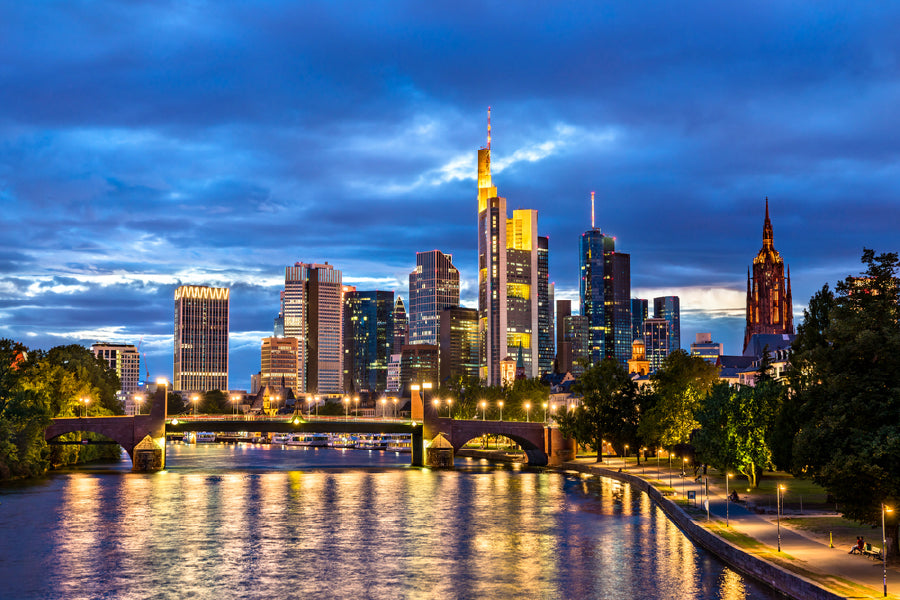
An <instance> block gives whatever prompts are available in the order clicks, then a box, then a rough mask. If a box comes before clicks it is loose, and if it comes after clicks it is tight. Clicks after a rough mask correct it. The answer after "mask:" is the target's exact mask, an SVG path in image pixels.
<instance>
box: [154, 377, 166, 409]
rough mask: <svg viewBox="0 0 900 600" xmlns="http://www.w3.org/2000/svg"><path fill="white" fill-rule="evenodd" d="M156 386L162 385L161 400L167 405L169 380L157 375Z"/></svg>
mask: <svg viewBox="0 0 900 600" xmlns="http://www.w3.org/2000/svg"><path fill="white" fill-rule="evenodd" d="M156 386H157V389H158V388H159V386H163V402H165V403H166V405H168V403H169V380H168V379H166V378H165V377H157V378H156Z"/></svg>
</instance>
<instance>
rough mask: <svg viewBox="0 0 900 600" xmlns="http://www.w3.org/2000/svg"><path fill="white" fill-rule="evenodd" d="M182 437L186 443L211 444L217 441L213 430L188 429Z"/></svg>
mask: <svg viewBox="0 0 900 600" xmlns="http://www.w3.org/2000/svg"><path fill="white" fill-rule="evenodd" d="M182 439H183V440H184V443H185V444H209V443H212V442H215V441H216V434H215V433H213V432H211V431H186V432H185V433H184V438H182Z"/></svg>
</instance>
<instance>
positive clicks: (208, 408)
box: [198, 390, 232, 415]
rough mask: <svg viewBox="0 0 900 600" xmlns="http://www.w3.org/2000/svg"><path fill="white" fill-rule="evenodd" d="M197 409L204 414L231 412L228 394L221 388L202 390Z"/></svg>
mask: <svg viewBox="0 0 900 600" xmlns="http://www.w3.org/2000/svg"><path fill="white" fill-rule="evenodd" d="M198 410H199V411H200V413H201V414H205V415H220V414H225V413H231V412H232V406H231V404H230V403H229V402H228V395H227V394H225V392H223V391H222V390H211V391H208V392H203V395H202V396H201V397H200V402H199V406H198Z"/></svg>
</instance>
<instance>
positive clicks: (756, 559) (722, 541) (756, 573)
mask: <svg viewBox="0 0 900 600" xmlns="http://www.w3.org/2000/svg"><path fill="white" fill-rule="evenodd" d="M594 461H595V459H594V457H590V458H585V459H577V460H575V461H572V462H568V463H565V464H564V465H563V467H562V468H563V469H564V470H573V471H578V472H581V473H585V474H590V475H595V476H600V477H609V478H612V479H616V480H618V481H622V482H626V483H629V484H631V485H632V486H634V487H636V488H637V489H639V490H641V491H644V492H645V493H646V494H647V495H648V497H649V498H650V499H651V500H653V501H654V503H656V504H657V505H658V506H659V507H660V508H661V509H662V511H663V512H664V513H665V514H666V515H667V516H668V517H669V518H670V519H671V520H672V521H673V522H674V523H675V524H676V525H678V527H679V528H680V529H681V530H682V531H684V533H685V534H686V535H687V536H688V537H690V538H691V539H692V540H693V541H694V542H695V543H697V544H698V545H700V546H701V547H703V548H705V549H706V550H708V551H710V552H713V553H714V554H716V555H717V556H718V557H719V558H721V559H722V560H723V561H725V562H726V563H728V564H729V565H731V566H732V567H733V568H734V569H736V570H738V571H740V572H741V573H744V574H746V575H748V576H751V577H753V578H755V579H757V580H758V581H762V582H764V583H766V584H767V585H769V586H771V587H772V588H774V589H776V590H778V591H780V592H782V593H784V594H786V595H787V596H789V597H791V598H796V599H807V598H809V599H814V600H819V599H822V600H825V599H828V600H831V599H835V598H882V597H884V596H883V591H882V569H881V563H877V564H876V563H874V562H873V561H871V560H869V559H866V558H865V557H859V556H848V555H847V552H846V549H845V548H843V547H839V548H831V547H829V546H828V545H827V544H824V543H822V542H821V541H819V540H816V539H814V538H812V537H809V536H805V535H803V534H800V533H796V532H793V531H791V530H789V529H787V528H785V527H784V526H780V524H779V523H776V522H774V519H773V518H772V517H771V516H768V515H759V514H757V513H756V512H754V511H751V510H748V509H747V508H746V507H744V506H742V505H741V504H735V503H728V504H727V505H726V503H725V495H726V494H725V490H724V489H721V488H720V487H718V486H715V485H711V486H710V488H709V490H710V492H709V493H710V496H709V498H710V503H709V508H710V510H709V512H708V513H707V511H706V510H705V509H704V508H703V501H702V498H703V495H702V492H703V491H704V490H703V489H702V485H701V484H700V483H699V482H696V481H694V480H693V479H690V478H685V477H681V476H680V473H678V472H677V469H655V468H653V467H652V466H648V465H646V464H645V465H643V466H642V467H641V468H642V473H637V472H630V469H627V468H626V469H624V470H623V469H621V468H616V467H615V466H614V465H607V466H604V465H597V463H596V462H594ZM666 480H668V481H669V482H670V484H669V485H666V483H665V481H666ZM688 481H690V483H688ZM689 488H690V489H689ZM690 492H694V495H695V500H694V503H693V504H689V503H688V501H687V500H686V497H687V496H689V495H690ZM778 546H780V547H781V550H779V549H778ZM876 571H877V572H876ZM887 584H888V589H889V590H896V589H898V586H900V573H898V572H897V571H896V570H895V569H894V568H890V569H889V570H888V576H887ZM888 597H889V598H897V596H896V595H894V594H889V595H888Z"/></svg>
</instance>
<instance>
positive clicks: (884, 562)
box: [881, 502, 894, 597]
mask: <svg viewBox="0 0 900 600" xmlns="http://www.w3.org/2000/svg"><path fill="white" fill-rule="evenodd" d="M889 512H894V509H893V508H888V507H886V506H885V505H884V502H882V503H881V581H882V583H883V584H884V595H885V597H887V538H886V537H885V535H884V513H889Z"/></svg>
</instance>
